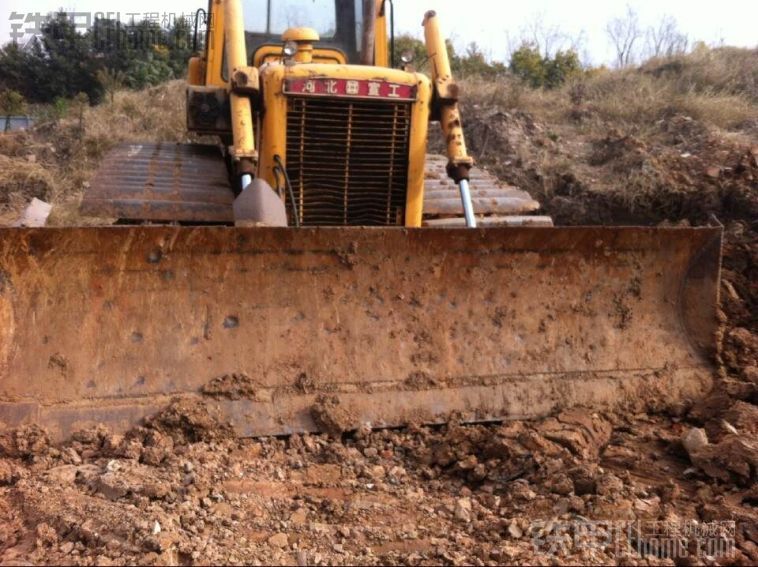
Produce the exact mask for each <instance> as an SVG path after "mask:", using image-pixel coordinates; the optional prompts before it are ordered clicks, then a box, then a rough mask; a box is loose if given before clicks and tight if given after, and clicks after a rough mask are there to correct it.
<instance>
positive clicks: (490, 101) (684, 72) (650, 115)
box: [464, 48, 758, 131]
mask: <svg viewBox="0 0 758 567" xmlns="http://www.w3.org/2000/svg"><path fill="white" fill-rule="evenodd" d="M464 92H465V96H466V97H467V101H468V104H473V105H475V106H476V105H480V106H484V107H494V108H500V109H502V110H505V111H511V110H516V109H519V110H524V111H527V112H529V113H531V114H532V115H533V116H534V117H535V118H536V119H538V120H539V121H541V122H544V123H548V124H553V125H561V124H564V123H572V122H574V123H575V122H577V117H581V120H580V122H581V123H582V124H583V126H587V124H588V122H589V123H590V124H591V123H595V124H596V125H597V126H599V127H600V128H601V129H602V128H607V126H608V124H613V125H614V126H615V127H617V128H621V129H629V128H637V129H644V128H646V127H649V126H651V125H652V124H654V123H655V122H657V121H659V120H665V119H667V118H670V117H672V116H675V115H685V116H689V117H691V118H693V119H695V120H698V121H699V122H702V123H703V124H704V125H706V126H711V127H715V128H719V129H722V130H725V131H730V130H738V129H740V128H744V127H745V126H746V125H749V124H751V123H758V50H756V49H752V50H750V49H738V48H718V49H707V48H703V49H699V50H696V51H695V52H693V53H691V54H689V55H686V56H680V57H675V58H671V59H665V60H651V61H649V62H647V63H646V64H645V65H644V66H642V67H640V68H638V69H625V70H621V71H610V70H607V69H599V70H594V71H591V72H589V73H587V74H585V75H584V76H583V77H581V78H580V79H577V80H575V81H574V82H571V83H569V84H566V85H564V86H563V87H562V88H560V89H556V90H552V91H544V90H532V89H529V88H527V87H524V86H523V85H521V84H520V83H519V82H518V81H517V80H515V79H511V78H503V79H498V80H496V81H484V80H482V79H468V80H466V82H465V91H464Z"/></svg>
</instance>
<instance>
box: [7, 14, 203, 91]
mask: <svg viewBox="0 0 758 567" xmlns="http://www.w3.org/2000/svg"><path fill="white" fill-rule="evenodd" d="M190 37H191V30H190V25H189V24H188V23H187V22H186V21H185V20H177V23H176V24H175V25H174V26H173V27H172V28H171V29H168V30H165V29H163V28H161V27H160V26H159V25H158V24H157V23H155V22H149V21H143V22H139V23H136V24H128V25H124V24H121V23H120V22H117V21H113V20H97V21H96V22H95V25H94V26H93V27H92V29H91V30H89V31H87V33H84V34H80V33H78V32H77V31H76V27H75V26H74V23H73V22H72V21H71V20H70V19H69V18H68V16H67V15H66V14H65V13H62V12H61V13H58V14H56V15H55V16H54V17H53V18H51V19H50V20H49V21H47V22H46V23H45V24H43V25H42V28H41V35H40V37H39V38H38V39H37V40H36V41H34V42H33V43H32V44H31V45H30V46H29V47H28V48H22V47H20V46H18V45H17V44H15V43H9V44H8V45H6V46H5V47H3V48H1V49H0V90H13V91H16V92H19V93H21V94H22V95H23V96H24V97H25V98H26V99H27V100H29V101H30V102H37V103H54V102H55V101H56V99H59V98H66V99H70V98H73V97H75V96H76V95H77V94H78V93H85V94H86V95H87V97H88V99H89V101H90V102H91V103H92V104H96V103H98V102H100V101H101V100H102V99H103V97H104V95H105V94H106V93H108V94H110V98H111V101H112V100H113V96H112V93H113V91H114V90H115V89H117V88H119V87H120V86H121V85H123V86H127V87H130V88H135V89H138V88H143V87H146V86H150V85H157V84H159V83H163V82H165V81H168V80H170V79H173V78H177V77H181V76H182V75H183V74H184V73H185V70H186V68H187V60H188V59H189V57H190V54H191V45H190V44H191V41H190Z"/></svg>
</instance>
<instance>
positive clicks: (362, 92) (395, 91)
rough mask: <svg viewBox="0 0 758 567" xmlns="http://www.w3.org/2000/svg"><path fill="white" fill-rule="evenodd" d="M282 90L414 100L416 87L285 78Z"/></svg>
mask: <svg viewBox="0 0 758 567" xmlns="http://www.w3.org/2000/svg"><path fill="white" fill-rule="evenodd" d="M284 92H285V93H287V94H298V95H313V96H334V95H343V96H354V97H361V98H387V99H392V100H416V87H415V86H414V85H402V84H398V83H392V82H389V81H377V80H354V79H323V78H314V79H287V80H286V81H285V84H284Z"/></svg>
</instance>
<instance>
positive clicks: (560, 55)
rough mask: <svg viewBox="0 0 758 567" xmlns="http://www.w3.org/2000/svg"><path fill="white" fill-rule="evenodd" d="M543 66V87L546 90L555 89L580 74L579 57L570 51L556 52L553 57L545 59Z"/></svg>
mask: <svg viewBox="0 0 758 567" xmlns="http://www.w3.org/2000/svg"><path fill="white" fill-rule="evenodd" d="M543 65H544V67H545V87H546V88H548V89H554V88H557V87H559V86H561V85H562V84H563V83H565V82H566V81H567V80H568V79H570V78H572V77H575V76H577V75H579V74H580V73H581V72H582V64H581V62H580V61H579V55H578V54H577V52H576V51H573V50H571V49H569V50H567V51H558V52H556V54H555V56H554V57H552V58H549V57H548V58H545V59H544V60H543Z"/></svg>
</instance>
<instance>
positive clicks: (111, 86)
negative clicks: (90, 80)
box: [97, 68, 126, 104]
mask: <svg viewBox="0 0 758 567" xmlns="http://www.w3.org/2000/svg"><path fill="white" fill-rule="evenodd" d="M97 80H98V81H100V84H101V85H103V89H105V92H106V93H107V94H108V98H109V99H110V101H111V104H113V101H114V99H115V96H116V91H118V90H120V89H122V88H123V87H124V81H125V80H126V75H125V74H124V72H123V71H116V70H115V69H107V68H103V69H100V70H98V72H97Z"/></svg>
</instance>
